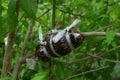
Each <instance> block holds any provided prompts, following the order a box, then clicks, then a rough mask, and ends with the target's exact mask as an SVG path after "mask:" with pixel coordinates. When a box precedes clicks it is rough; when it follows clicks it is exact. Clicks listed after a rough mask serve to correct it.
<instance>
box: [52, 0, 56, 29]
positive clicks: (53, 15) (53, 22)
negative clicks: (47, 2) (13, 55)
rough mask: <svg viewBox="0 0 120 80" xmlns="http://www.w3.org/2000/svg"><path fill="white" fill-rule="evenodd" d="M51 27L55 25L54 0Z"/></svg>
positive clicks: (54, 2) (54, 1)
mask: <svg viewBox="0 0 120 80" xmlns="http://www.w3.org/2000/svg"><path fill="white" fill-rule="evenodd" d="M52 11H53V13H52V28H54V27H55V11H56V0H53V9H52Z"/></svg>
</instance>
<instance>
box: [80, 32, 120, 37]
mask: <svg viewBox="0 0 120 80" xmlns="http://www.w3.org/2000/svg"><path fill="white" fill-rule="evenodd" d="M80 34H81V35H83V36H84V37H90V36H105V35H106V32H81V33H80ZM115 36H116V37H120V33H116V34H115Z"/></svg>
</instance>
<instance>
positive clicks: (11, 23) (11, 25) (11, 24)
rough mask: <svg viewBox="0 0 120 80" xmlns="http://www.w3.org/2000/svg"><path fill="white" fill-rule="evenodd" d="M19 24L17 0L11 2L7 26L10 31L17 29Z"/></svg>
mask: <svg viewBox="0 0 120 80" xmlns="http://www.w3.org/2000/svg"><path fill="white" fill-rule="evenodd" d="M17 23H18V20H17V13H16V0H10V2H9V4H8V11H7V26H8V29H15V28H16V25H17Z"/></svg>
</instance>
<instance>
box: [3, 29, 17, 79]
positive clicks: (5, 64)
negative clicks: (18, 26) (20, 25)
mask: <svg viewBox="0 0 120 80" xmlns="http://www.w3.org/2000/svg"><path fill="white" fill-rule="evenodd" d="M14 39H15V30H14V31H11V32H9V33H8V35H7V45H6V46H5V54H4V60H3V66H2V73H1V77H4V76H6V75H7V74H8V72H9V69H10V64H11V57H12V51H13V44H14Z"/></svg>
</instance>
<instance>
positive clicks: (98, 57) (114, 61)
mask: <svg viewBox="0 0 120 80" xmlns="http://www.w3.org/2000/svg"><path fill="white" fill-rule="evenodd" d="M87 55H89V56H91V57H94V58H97V59H101V60H104V61H108V62H112V63H120V61H116V60H110V59H106V58H103V57H100V56H97V55H96V54H95V55H91V54H87Z"/></svg>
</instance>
